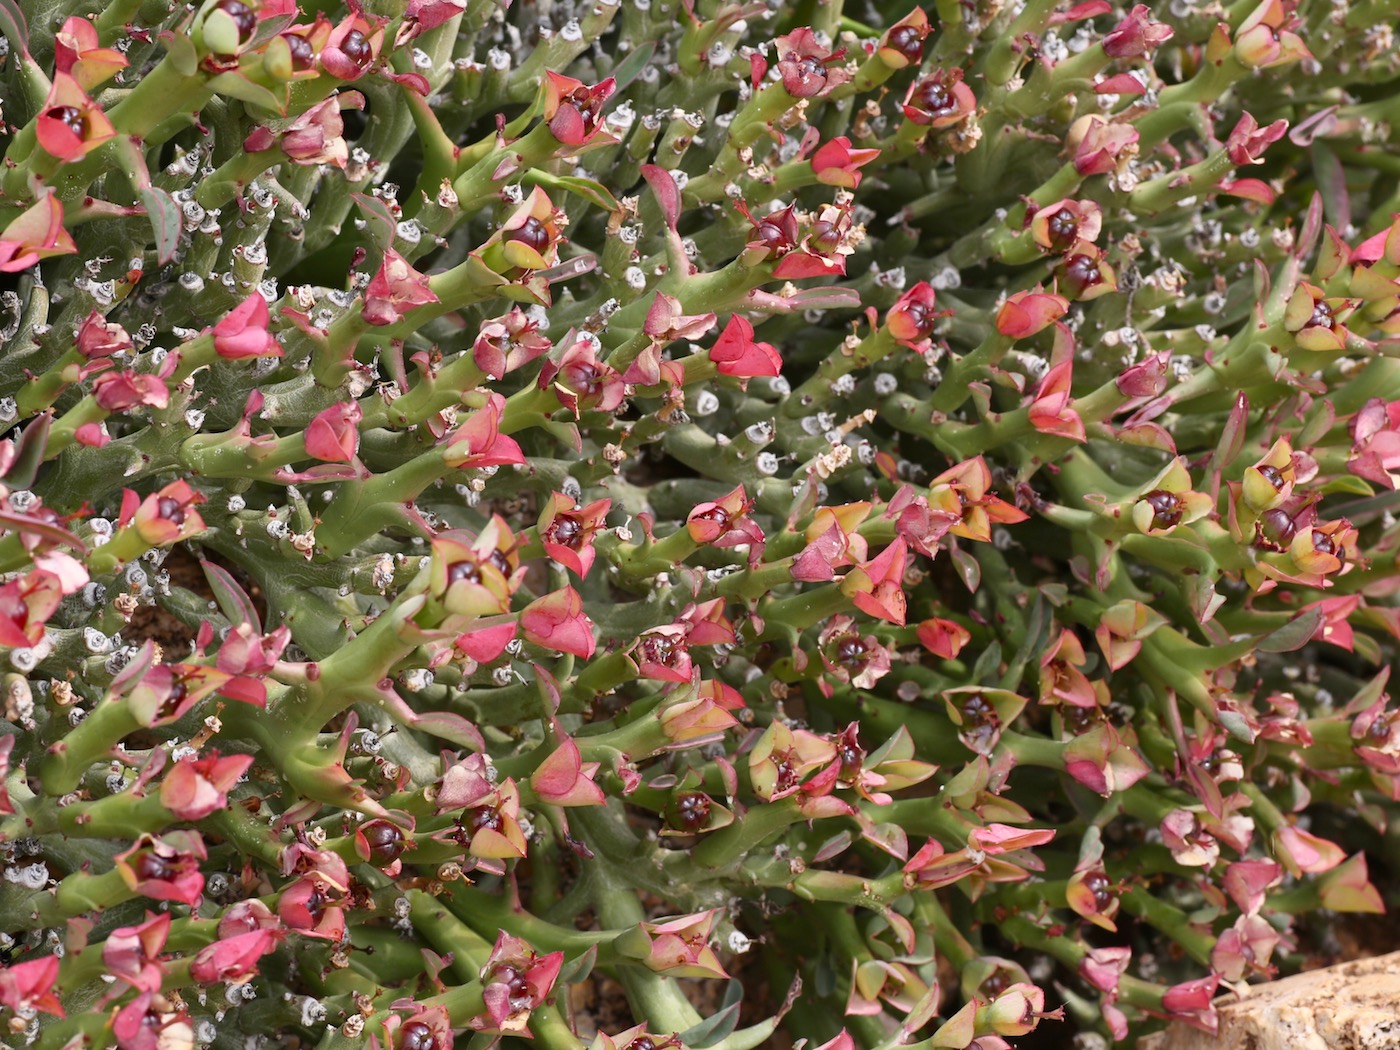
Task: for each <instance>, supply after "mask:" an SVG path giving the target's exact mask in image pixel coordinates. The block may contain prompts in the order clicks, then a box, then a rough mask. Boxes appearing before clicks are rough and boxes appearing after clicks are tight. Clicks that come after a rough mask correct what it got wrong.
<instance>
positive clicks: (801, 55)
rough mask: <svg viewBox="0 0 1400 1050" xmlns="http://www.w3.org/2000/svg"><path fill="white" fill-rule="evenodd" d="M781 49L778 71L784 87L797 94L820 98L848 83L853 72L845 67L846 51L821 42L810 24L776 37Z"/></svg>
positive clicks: (777, 44)
mask: <svg viewBox="0 0 1400 1050" xmlns="http://www.w3.org/2000/svg"><path fill="white" fill-rule="evenodd" d="M773 43H774V45H775V46H776V47H777V49H778V72H779V74H781V75H782V78H783V89H784V90H785V91H787V93H788V94H789V95H791V96H792V97H793V98H816V97H817V96H819V95H825V94H826V93H827V92H829V91H830V90H831V89H832V88H834V87H839V86H840V85H842V84H844V83H846V81H848V80H850V79H851V75H850V74H849V73H847V72H846V71H845V70H844V69H843V68H841V60H842V59H843V58H844V57H845V55H846V52H845V51H835V52H833V51H832V50H831V49H830V48H827V47H823V46H822V45H821V44H819V43H818V42H817V37H816V34H815V33H813V32H812V30H811V29H809V28H807V27H805V26H804V27H802V28H800V29H794V30H793V31H792V32H791V33H788V34H787V35H786V36H780V37H778V38H777V39H776V40H774V41H773Z"/></svg>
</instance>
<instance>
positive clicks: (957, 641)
mask: <svg viewBox="0 0 1400 1050" xmlns="http://www.w3.org/2000/svg"><path fill="white" fill-rule="evenodd" d="M915 634H916V635H917V636H918V639H919V644H920V645H922V646H923V647H924V648H925V649H927V650H928V651H929V652H931V653H933V655H934V656H938V657H941V658H942V659H944V660H956V659H957V658H958V653H960V652H962V647H963V646H964V645H966V644H967V643H968V642H970V641H972V632H970V631H969V630H968V629H967V628H966V627H964V626H963V625H962V624H960V623H958V622H957V621H956V620H944V619H940V618H939V617H936V616H935V617H934V618H933V619H931V620H925V621H924V622H923V623H921V624H919V626H918V627H917V628H916V629H915Z"/></svg>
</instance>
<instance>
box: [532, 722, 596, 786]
mask: <svg viewBox="0 0 1400 1050" xmlns="http://www.w3.org/2000/svg"><path fill="white" fill-rule="evenodd" d="M555 733H556V737H557V743H558V746H557V747H555V749H554V750H553V751H552V752H550V754H549V756H548V757H546V758H545V760H544V761H543V762H541V763H540V764H539V765H538V766H537V767H536V768H535V771H534V773H532V774H530V788H531V790H533V791H534V793H535V794H536V795H537V796H539V799H540V801H542V802H547V803H550V804H551V805H555V806H601V805H603V803H604V802H606V801H607V798H606V796H605V795H604V794H603V789H602V788H600V787H599V786H598V785H597V784H595V783H594V782H593V778H594V776H595V775H596V774H597V772H598V763H597V762H588V763H585V762H584V761H583V757H582V754H581V753H580V751H579V748H578V744H576V743H575V742H574V740H573V738H572V737H570V736H568V735H567V734H565V733H564V732H563V731H562V730H561V729H559V727H558V726H557V725H556V726H555Z"/></svg>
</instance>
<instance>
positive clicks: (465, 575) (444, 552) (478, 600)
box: [428, 517, 520, 617]
mask: <svg viewBox="0 0 1400 1050" xmlns="http://www.w3.org/2000/svg"><path fill="white" fill-rule="evenodd" d="M518 547H519V544H518V542H517V540H516V537H515V534H514V533H513V532H511V530H510V528H509V527H508V526H507V525H506V523H505V522H504V520H502V519H501V518H499V517H493V518H492V519H491V521H490V522H488V523H487V525H486V527H485V528H484V529H482V530H481V534H480V535H477V536H474V535H472V534H471V533H470V532H465V531H459V530H453V531H451V532H443V533H439V534H438V535H437V536H435V537H433V546H432V550H433V555H432V562H431V564H430V567H429V584H428V593H429V594H431V595H432V596H433V597H434V598H436V599H437V600H438V601H440V602H442V605H443V608H444V609H446V610H447V611H448V612H449V613H453V614H455V615H458V616H464V617H478V616H492V615H495V614H498V613H504V612H506V611H507V610H509V609H510V599H511V595H512V594H514V593H515V589H516V588H517V587H518V586H519V585H520V576H519V566H520V558H519V555H518V554H517V550H518Z"/></svg>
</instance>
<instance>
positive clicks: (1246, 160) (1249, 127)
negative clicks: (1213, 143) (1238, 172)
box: [1225, 112, 1288, 164]
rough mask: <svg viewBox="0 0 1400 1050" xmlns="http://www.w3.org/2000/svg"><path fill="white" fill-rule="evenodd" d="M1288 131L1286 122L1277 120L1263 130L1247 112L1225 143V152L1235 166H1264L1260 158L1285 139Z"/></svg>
mask: <svg viewBox="0 0 1400 1050" xmlns="http://www.w3.org/2000/svg"><path fill="white" fill-rule="evenodd" d="M1287 130H1288V121H1286V120H1276V121H1274V122H1273V123H1272V124H1270V125H1269V126H1268V127H1266V128H1261V127H1260V126H1259V122H1258V121H1257V120H1255V119H1254V116H1253V114H1250V113H1248V112H1246V113H1244V114H1243V115H1242V116H1241V117H1240V119H1239V122H1238V123H1237V124H1236V125H1235V128H1234V130H1233V131H1231V132H1230V137H1229V138H1228V139H1227V140H1226V141H1225V152H1226V154H1228V155H1229V157H1230V160H1231V161H1232V162H1234V163H1235V164H1263V163H1264V162H1263V160H1261V159H1260V157H1261V156H1262V154H1263V152H1264V150H1266V149H1268V147H1269V146H1270V145H1271V144H1272V143H1275V142H1277V141H1278V140H1279V139H1281V138H1283V136H1284V133H1285V132H1286V131H1287Z"/></svg>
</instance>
